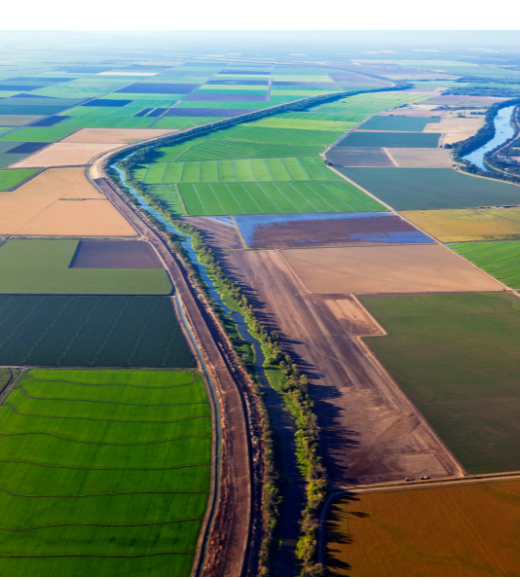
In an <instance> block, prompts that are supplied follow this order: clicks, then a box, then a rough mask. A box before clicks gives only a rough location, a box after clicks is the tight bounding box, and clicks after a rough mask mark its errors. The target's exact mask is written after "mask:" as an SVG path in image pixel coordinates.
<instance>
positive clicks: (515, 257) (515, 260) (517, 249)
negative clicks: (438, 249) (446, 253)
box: [447, 242, 520, 289]
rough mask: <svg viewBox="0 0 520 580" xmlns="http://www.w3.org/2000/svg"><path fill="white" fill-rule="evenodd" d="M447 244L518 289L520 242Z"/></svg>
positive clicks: (519, 283) (519, 279)
mask: <svg viewBox="0 0 520 580" xmlns="http://www.w3.org/2000/svg"><path fill="white" fill-rule="evenodd" d="M447 245H448V247H449V248H451V249H452V250H454V251H455V252H457V254H460V255H461V256H463V257H464V258H466V260H469V261H470V262H473V264H475V265H477V266H478V267H479V268H482V270H484V271H485V272H488V274H491V275H492V276H494V277H495V278H497V280H500V281H501V282H503V283H504V284H506V285H507V286H510V287H511V288H516V289H520V242H473V243H468V242H461V243H456V244H447Z"/></svg>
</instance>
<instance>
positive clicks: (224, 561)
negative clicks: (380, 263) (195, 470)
mask: <svg viewBox="0 0 520 580" xmlns="http://www.w3.org/2000/svg"><path fill="white" fill-rule="evenodd" d="M97 173H98V174H100V175H104V174H103V173H102V169H100V167H97ZM93 182H94V183H95V185H96V186H97V187H98V189H99V190H100V191H102V193H104V194H105V195H106V196H107V197H108V199H109V200H110V201H111V202H112V203H113V204H114V205H115V207H116V208H117V209H118V210H119V211H120V212H121V213H122V214H123V216H124V217H125V218H126V219H127V220H128V221H129V222H130V223H131V224H132V225H133V227H134V228H135V229H136V231H137V232H138V233H139V234H140V235H142V236H143V237H145V238H146V239H147V240H148V241H149V242H150V243H151V244H152V245H153V246H154V248H155V249H156V250H157V252H158V253H159V255H160V256H161V258H162V260H163V262H164V264H165V267H166V269H167V270H168V272H169V274H170V277H171V279H172V281H173V283H174V285H175V288H176V294H177V297H178V298H179V299H180V301H181V303H182V306H183V311H182V313H183V314H184V316H185V318H186V320H187V323H188V326H189V329H190V332H191V333H192V334H193V336H194V337H195V338H196V342H197V345H198V347H199V349H200V351H201V353H202V355H203V358H204V360H205V362H206V364H207V366H208V370H209V372H210V374H211V377H212V379H213V382H214V384H215V386H216V390H217V395H218V398H219V406H220V414H221V428H222V446H221V452H222V460H221V472H220V486H219V496H218V504H217V510H216V514H215V517H214V522H213V525H212V527H211V529H210V530H208V531H207V534H208V540H207V547H208V549H207V557H206V561H205V563H204V568H203V575H204V576H242V575H256V574H257V571H258V552H259V547H260V543H261V540H262V536H263V529H262V513H261V504H262V502H261V497H262V485H263V452H264V450H263V446H262V444H261V435H262V433H261V430H262V427H261V416H260V411H259V407H258V400H257V398H256V395H255V394H254V390H255V387H254V385H253V383H252V382H251V379H250V378H249V376H248V375H247V374H246V372H245V371H244V370H243V368H242V366H241V365H240V363H239V362H238V360H237V358H236V355H235V352H234V350H233V348H232V346H231V345H230V343H229V340H228V338H227V336H226V335H225V334H224V332H223V330H222V328H221V327H220V324H219V323H218V321H217V320H216V318H215V316H214V314H213V312H212V311H211V308H210V306H209V305H208V303H207V302H206V301H205V299H204V297H203V295H202V293H201V292H200V291H197V290H195V289H194V287H193V286H192V284H191V283H190V281H189V280H188V275H187V273H186V271H185V270H184V268H183V266H182V264H181V263H180V262H179V261H178V259H177V258H176V257H175V256H174V254H173V251H172V248H171V245H170V244H169V242H168V241H167V240H166V239H165V238H164V237H163V236H162V235H161V234H158V233H157V232H156V231H155V230H154V228H153V226H151V225H150V224H149V222H148V220H147V218H146V217H145V216H144V215H143V214H142V213H141V212H139V211H138V210H136V209H135V208H133V207H132V206H131V205H130V204H129V203H128V202H127V201H126V200H125V198H124V197H123V196H122V195H121V194H120V193H119V192H118V191H117V190H116V189H115V187H114V186H113V185H112V184H111V182H110V181H109V180H108V179H107V178H105V177H99V178H96V179H93ZM217 477H218V474H217ZM203 533H204V532H203Z"/></svg>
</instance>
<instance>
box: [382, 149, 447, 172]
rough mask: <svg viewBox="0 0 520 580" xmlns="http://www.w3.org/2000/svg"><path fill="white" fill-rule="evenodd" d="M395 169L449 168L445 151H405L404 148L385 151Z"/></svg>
mask: <svg viewBox="0 0 520 580" xmlns="http://www.w3.org/2000/svg"><path fill="white" fill-rule="evenodd" d="M386 152H387V153H388V155H389V156H390V157H391V158H392V160H393V161H394V163H395V164H396V165H397V167H424V168H428V167H451V166H452V165H453V163H452V161H451V159H450V152H449V151H448V150H447V149H427V148H424V149H407V148H406V147H397V148H395V149H391V148H388V149H387V150H386Z"/></svg>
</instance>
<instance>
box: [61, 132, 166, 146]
mask: <svg viewBox="0 0 520 580" xmlns="http://www.w3.org/2000/svg"><path fill="white" fill-rule="evenodd" d="M176 132H177V131H175V130H172V129H80V130H79V131H76V132H75V133H73V134H72V135H69V136H68V137H66V138H65V139H63V141H61V143H108V144H113V143H118V144H125V143H137V142H139V141H144V140H145V139H153V138H154V137H160V136H161V135H167V134H168V133H176Z"/></svg>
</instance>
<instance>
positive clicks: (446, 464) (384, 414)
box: [225, 249, 463, 486]
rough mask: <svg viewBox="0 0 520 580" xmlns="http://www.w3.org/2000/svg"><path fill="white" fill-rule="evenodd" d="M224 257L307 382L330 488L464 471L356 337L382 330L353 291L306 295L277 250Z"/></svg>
mask: <svg viewBox="0 0 520 580" xmlns="http://www.w3.org/2000/svg"><path fill="white" fill-rule="evenodd" d="M299 251H300V252H302V251H304V250H299ZM356 251H359V250H358V249H356ZM225 260H226V264H227V266H226V267H227V269H228V271H229V273H230V274H231V275H232V276H233V277H234V278H235V279H238V280H240V281H241V282H242V283H243V284H244V286H245V287H246V289H247V293H248V295H249V299H250V301H251V304H252V305H253V307H254V308H255V310H256V312H257V314H258V316H259V318H260V320H261V321H262V322H263V323H264V324H265V325H266V326H267V327H268V328H270V329H271V330H277V331H278V332H280V334H281V343H282V346H283V348H284V349H287V350H289V351H292V352H293V354H294V356H295V358H296V360H297V362H298V364H299V365H300V367H301V368H302V370H303V371H304V372H305V373H307V374H308V376H309V378H310V380H311V384H312V388H311V395H312V397H313V399H314V400H315V401H316V414H317V416H318V421H319V423H320V425H321V427H322V429H323V430H322V438H323V453H324V457H325V461H326V464H327V468H328V471H329V475H330V477H331V479H332V482H333V484H334V485H335V486H345V485H349V484H350V485H351V484H352V483H374V482H385V481H396V480H404V479H405V478H406V477H410V476H411V477H417V475H418V474H420V475H423V474H425V473H427V474H428V475H429V476H430V477H447V476H451V475H460V474H462V473H463V470H462V468H461V467H460V465H459V464H458V463H457V462H456V460H455V459H454V458H453V456H452V455H451V454H450V452H449V451H448V450H447V448H446V447H445V446H444V445H443V443H442V442H441V441H440V439H439V438H438V437H437V435H436V434H435V433H434V432H433V430H432V429H431V428H430V427H429V425H428V424H427V423H426V422H425V420H424V419H423V417H422V415H420V413H419V412H418V411H417V410H416V409H415V407H414V406H413V405H412V404H411V403H410V402H409V400H408V399H407V398H406V397H405V396H404V394H403V393H402V391H401V390H400V389H399V388H398V386H397V385H396V384H395V383H394V382H393V380H392V379H391V378H390V376H389V375H388V373H387V372H386V371H385V370H384V369H383V368H382V367H381V366H380V365H379V363H378V362H377V360H376V359H375V357H374V356H373V355H372V354H371V353H370V352H369V351H368V349H367V347H366V346H365V345H364V344H363V343H362V342H361V340H360V339H359V338H358V337H359V336H360V335H367V334H381V332H382V329H381V328H380V327H379V326H378V324H377V322H375V321H374V320H373V319H372V317H371V316H370V314H369V313H368V312H366V310H365V309H364V308H363V307H362V306H361V305H360V304H359V302H358V301H357V300H356V299H355V298H354V297H353V296H347V295H328V296H325V297H324V296H310V295H309V294H308V293H307V291H306V289H305V288H304V287H303V285H302V284H301V282H300V280H299V279H298V277H297V276H296V275H295V274H294V272H293V271H292V270H291V268H290V267H288V265H287V263H286V261H285V259H284V258H283V256H282V252H278V251H247V252H246V251H243V252H228V253H227V254H226V256H225Z"/></svg>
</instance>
